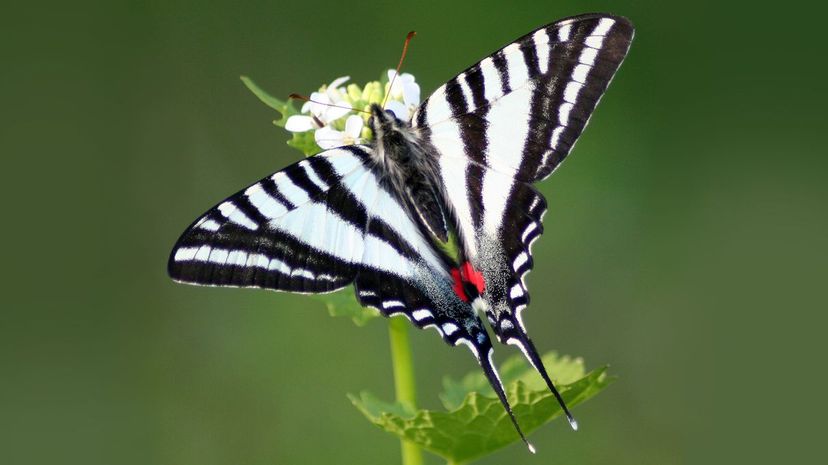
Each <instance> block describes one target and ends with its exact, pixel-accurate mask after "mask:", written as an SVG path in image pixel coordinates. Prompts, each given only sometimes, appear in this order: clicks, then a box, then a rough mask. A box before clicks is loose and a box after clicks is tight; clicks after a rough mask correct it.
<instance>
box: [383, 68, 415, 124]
mask: <svg viewBox="0 0 828 465" xmlns="http://www.w3.org/2000/svg"><path fill="white" fill-rule="evenodd" d="M396 73H397V72H396V71H395V70H393V69H389V70H388V82H391V81H393V82H394V83H393V85H391V87H390V88H389V89H388V94H389V98H390V100H389V101H388V103H387V104H386V105H385V108H386V109H387V110H391V111H392V112H393V113H394V115H395V116H396V117H397V118H399V119H401V120H403V121H408V120H410V119H411V115H412V114H413V113H414V110H416V109H417V105H419V104H420V85H419V84H417V83H416V82H414V76H413V75H412V74H410V73H402V74H400V75H399V76H397V79H394V76H395V75H396Z"/></svg>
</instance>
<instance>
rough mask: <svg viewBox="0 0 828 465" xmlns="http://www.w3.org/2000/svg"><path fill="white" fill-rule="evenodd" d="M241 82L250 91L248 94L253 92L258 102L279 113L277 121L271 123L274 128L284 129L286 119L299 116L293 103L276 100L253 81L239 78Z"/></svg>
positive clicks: (244, 77)
mask: <svg viewBox="0 0 828 465" xmlns="http://www.w3.org/2000/svg"><path fill="white" fill-rule="evenodd" d="M241 80H242V82H243V83H244V85H245V86H247V88H248V89H250V92H253V95H255V96H256V97H258V98H259V100H261V101H262V103H264V104H265V105H267V106H269V107H270V108H273V109H274V110H276V111H278V112H279V115H280V117H279V119H278V120H274V121H273V124H275V125H276V126H279V127H280V128H283V127H285V122H286V121H287V119H288V118H290V117H291V116H293V115H298V114H299V110H297V109H296V107H295V106H294V105H293V101H291V100H286V101H283V100H279V99H277V98H276V97H274V96H272V95H270V94H268V93H267V92H265V91H264V90H262V88H261V87H259V86H258V85H256V83H255V82H253V80H252V79H250V78H249V77H247V76H241Z"/></svg>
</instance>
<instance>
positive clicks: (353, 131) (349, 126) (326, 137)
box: [313, 115, 362, 150]
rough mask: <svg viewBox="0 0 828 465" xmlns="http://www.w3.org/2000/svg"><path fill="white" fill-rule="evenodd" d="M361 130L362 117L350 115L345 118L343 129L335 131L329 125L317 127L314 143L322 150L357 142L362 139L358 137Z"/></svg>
mask: <svg viewBox="0 0 828 465" xmlns="http://www.w3.org/2000/svg"><path fill="white" fill-rule="evenodd" d="M361 132H362V118H361V117H359V116H357V115H351V116H349V117H348V119H346V120H345V130H344V131H337V130H336V129H334V128H332V127H330V126H325V127H323V128H319V129H317V130H316V132H315V133H314V134H313V136H314V139H316V145H318V146H319V147H321V148H322V149H323V150H327V149H332V148H335V147H342V146H343V145H353V144H359V143H360V142H362V139H361V138H360V137H359V135H360V133H361Z"/></svg>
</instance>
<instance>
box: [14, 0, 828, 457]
mask: <svg viewBox="0 0 828 465" xmlns="http://www.w3.org/2000/svg"><path fill="white" fill-rule="evenodd" d="M587 11H609V12H613V13H616V14H621V15H625V16H628V17H629V18H630V19H631V20H632V21H633V22H634V23H635V25H636V27H637V35H636V39H635V42H634V43H633V46H632V49H631V52H630V55H629V58H628V60H627V61H626V63H625V64H624V66H623V67H622V68H621V70H620V72H619V74H618V76H617V78H616V79H615V81H614V82H613V84H612V86H611V87H610V89H609V92H608V94H607V95H606V97H605V99H604V100H603V101H602V103H601V105H600V107H599V109H598V111H597V113H596V114H595V117H594V118H593V119H592V123H591V125H590V127H589V129H588V130H587V131H586V132H585V134H584V137H583V138H582V139H581V140H580V142H579V144H578V146H577V148H576V150H575V153H574V154H573V156H572V157H571V158H570V159H569V161H568V162H567V163H566V166H565V167H564V168H563V169H562V170H560V171H559V172H558V173H557V174H556V175H555V176H554V177H553V178H552V179H550V180H549V181H547V182H546V183H544V184H543V185H542V186H541V190H542V191H543V192H544V193H545V194H546V196H547V199H548V201H549V205H550V211H549V213H548V214H547V216H546V234H545V235H544V238H543V239H542V240H541V241H539V242H538V243H537V244H536V246H535V253H536V256H537V260H536V267H535V271H534V272H533V273H532V274H531V275H530V277H529V278H528V281H529V286H530V289H531V290H532V292H533V305H532V306H531V308H530V311H529V312H527V313H526V319H527V324H528V325H529V326H530V328H531V333H532V334H533V335H534V338H535V340H536V342H537V344H538V345H539V348H540V349H541V350H542V351H546V350H552V349H556V350H559V351H561V352H563V353H568V354H573V355H580V356H583V357H585V358H586V360H587V363H588V365H590V366H592V367H595V366H597V365H600V364H604V363H609V364H611V365H612V371H613V372H614V374H616V375H618V376H620V380H619V381H618V382H617V383H616V384H614V385H613V386H611V387H610V388H609V389H608V390H607V391H606V392H604V393H602V394H600V395H599V396H598V397H597V398H596V399H594V400H592V401H590V402H588V403H587V404H584V405H583V406H581V407H579V408H577V409H576V412H575V413H576V415H577V416H578V418H579V420H580V423H581V426H582V428H581V430H580V431H578V432H577V433H572V432H570V431H568V429H567V427H566V426H565V424H564V423H563V422H562V421H556V422H554V423H553V424H552V425H550V426H548V427H546V428H544V429H542V430H540V431H538V432H537V433H535V434H534V435H533V436H532V440H533V442H534V443H535V445H536V446H537V448H538V450H539V454H538V455H536V456H531V455H529V454H528V453H526V451H525V450H524V449H523V448H522V447H521V446H520V445H515V446H513V447H511V448H508V449H505V450H503V451H501V452H499V453H497V454H496V455H494V456H491V457H489V458H488V459H486V460H483V461H482V462H481V463H485V464H496V463H515V464H518V463H521V464H524V463H525V464H530V463H534V464H540V463H549V464H554V463H567V464H683V463H706V464H707V463H779V462H783V461H784V462H785V463H800V462H810V461H816V457H818V456H817V455H813V457H814V458H811V457H812V454H815V453H816V452H818V451H819V448H820V445H821V444H820V442H819V441H821V440H823V436H824V426H823V425H821V424H820V422H821V421H824V414H825V403H824V401H822V400H821V399H820V397H821V396H823V393H824V389H825V387H826V386H825V384H824V382H823V380H822V378H823V377H824V376H823V374H822V372H823V371H824V368H823V365H824V361H823V360H822V359H821V356H822V355H824V354H825V353H826V350H825V344H824V339H825V336H824V335H823V333H824V328H825V326H824V317H822V316H821V315H820V314H821V313H824V312H825V310H826V308H827V307H828V306H826V302H825V298H824V294H825V292H824V286H825V281H826V272H825V263H826V244H825V238H826V215H825V200H826V193H827V192H826V191H827V190H828V189H827V188H826V184H825V174H826V167H828V166H827V164H826V155H827V154H826V150H825V148H824V147H825V143H824V141H823V139H824V137H825V135H826V129H828V128H826V124H825V123H826V118H825V116H824V114H823V108H824V105H825V103H826V92H825V91H824V85H825V82H826V79H825V78H826V76H825V65H824V63H823V62H824V60H825V54H826V52H825V49H826V46H825V45H826V41H825V39H824V32H825V28H824V19H823V18H824V13H823V11H816V10H813V8H812V7H810V6H807V5H797V2H786V3H778V4H776V5H775V6H774V7H772V8H771V7H770V6H768V7H766V6H762V4H761V3H758V2H752V3H749V2H742V3H736V2H683V3H670V2H657V1H644V0H638V1H635V0H633V1H615V2H608V1H574V0H567V1H563V0H561V1H550V2H529V1H514V2H508V3H506V2H480V1H477V2H467V3H465V4H461V2H429V3H424V2H415V1H407V2H377V3H370V4H369V2H343V1H327V0H317V1H313V2H309V1H303V2H278V1H257V2H244V4H241V3H239V2H226V3H224V4H223V3H222V2H213V1H210V2H204V1H201V2H198V1H152V2H101V3H98V4H95V3H87V2H81V3H75V2H72V3H68V2H61V3H55V4H51V5H47V4H32V3H30V4H27V5H26V6H23V5H21V4H18V5H15V6H12V5H6V6H5V7H4V13H3V14H2V18H0V26H1V27H0V31H2V32H0V34H2V36H0V37H2V40H0V51H2V54H1V55H0V56H2V65H0V66H1V67H2V71H0V92H1V93H2V94H0V95H2V100H0V101H2V110H0V147H2V156H3V159H4V160H5V162H4V164H3V166H4V167H5V168H4V170H3V171H4V172H5V173H6V174H5V175H4V176H3V179H4V181H3V183H2V189H3V192H4V194H5V198H6V201H5V202H4V215H3V218H4V220H3V222H4V224H5V227H4V228H2V229H3V233H2V234H3V239H4V243H5V244H7V246H6V248H5V251H4V255H5V256H6V257H7V258H6V263H7V265H6V266H5V267H4V270H3V274H4V279H3V283H4V284H3V287H4V294H5V295H6V296H8V297H7V298H6V299H5V301H4V304H3V305H2V311H0V349H1V350H0V463H3V464H47V463H67V464H68V463H83V464H120V465H128V464H136V465H139V464H140V465H146V464H176V465H184V464H199V465H209V464H317V463H319V464H321V463H359V464H373V463H376V464H393V463H398V460H399V459H398V442H397V441H396V440H395V439H394V438H393V437H391V436H388V435H386V434H384V433H382V432H381V431H380V430H379V429H377V428H375V427H374V426H372V425H370V424H369V423H368V422H367V421H366V420H365V419H363V418H362V417H361V415H360V414H359V412H357V410H356V409H354V408H353V407H352V406H351V405H350V403H349V402H348V400H347V399H346V397H345V394H346V393H348V392H351V393H356V392H358V391H360V390H362V389H370V390H371V391H373V392H374V393H376V394H378V395H380V396H382V397H385V398H389V399H390V398H391V397H392V393H393V389H392V379H391V367H390V361H389V354H388V344H387V332H386V325H385V322H384V321H381V320H375V321H374V322H372V323H371V324H369V325H368V326H367V327H364V328H357V327H355V326H354V325H353V324H352V323H351V322H350V321H348V320H346V319H333V318H331V317H329V316H328V315H327V313H326V311H325V309H324V308H323V305H322V304H321V303H319V302H317V301H316V300H313V299H309V298H306V297H302V296H293V295H287V294H275V293H270V292H264V291H247V290H229V289H207V288H195V287H187V286H181V285H175V284H173V283H172V282H170V280H169V279H168V278H167V276H166V274H165V265H166V260H167V254H168V253H169V250H170V247H171V246H172V244H173V243H174V241H175V239H176V238H177V236H178V234H179V233H180V232H181V231H182V230H183V228H184V227H186V226H187V225H188V224H189V223H190V221H191V220H192V219H193V218H195V216H196V215H198V214H200V213H202V212H203V211H204V210H205V209H207V208H208V207H210V206H211V205H213V203H215V202H216V201H218V200H220V199H221V198H223V197H224V196H225V195H227V194H229V193H231V192H234V191H236V190H238V189H239V188H241V187H242V186H245V185H247V184H249V183H250V182H252V181H254V180H256V179H258V178H260V177H262V176H263V175H265V174H268V173H270V172H272V171H274V170H276V169H278V168H280V167H282V166H284V165H286V164H288V163H290V162H291V161H293V160H296V159H297V157H298V156H299V154H298V153H297V152H295V151H293V150H292V149H289V147H287V146H286V145H285V144H284V142H285V140H286V135H285V133H284V132H283V131H281V130H280V129H278V128H276V127H274V126H272V125H271V123H270V121H271V120H272V119H273V118H274V117H275V116H276V115H275V113H273V112H272V110H270V109H269V108H267V107H265V106H264V105H262V104H261V103H260V102H258V101H257V100H256V99H255V98H254V97H253V96H252V94H250V93H249V92H248V91H247V90H246V89H245V88H244V87H243V85H242V84H241V82H240V81H239V79H238V76H239V75H241V74H247V75H249V76H251V77H252V78H253V79H255V80H256V81H257V82H258V83H259V84H260V85H262V86H263V87H264V88H265V89H268V90H269V91H271V92H273V93H274V95H279V96H286V95H288V94H289V93H291V92H300V93H307V92H310V91H312V90H313V89H315V88H316V87H317V86H319V85H320V84H322V83H324V82H329V81H330V80H331V79H333V78H334V77H337V76H340V75H345V74H348V75H350V76H352V78H353V80H354V81H355V82H364V81H366V80H370V79H376V77H377V76H379V74H380V73H381V72H382V71H383V70H384V69H386V68H389V67H393V66H394V65H395V64H396V60H397V58H398V54H399V51H400V45H401V42H402V39H403V37H404V36H405V33H406V32H408V31H409V30H412V29H413V30H416V31H418V36H417V38H416V39H415V41H414V42H413V45H412V48H411V49H410V53H409V56H408V61H407V65H406V69H407V70H408V71H410V72H412V73H414V74H415V75H416V77H417V78H418V80H419V82H420V83H421V85H422V88H423V91H424V94H425V93H427V92H428V91H429V90H431V89H434V88H435V87H437V86H438V85H439V84H441V83H442V82H444V81H445V80H446V79H448V78H450V77H451V76H453V75H454V74H455V73H456V72H458V71H460V70H461V69H463V68H465V67H466V66H468V65H469V64H472V63H473V62H475V61H476V60H477V59H479V58H482V57H483V56H485V55H487V54H488V53H490V52H491V51H493V50H495V49H496V48H498V47H500V46H501V45H503V44H505V43H507V42H509V41H510V40H512V39H514V38H516V37H518V36H520V35H522V34H523V33H525V32H527V31H529V30H531V29H533V28H535V27H537V26H539V25H541V24H544V23H547V22H551V21H554V20H556V19H558V18H561V17H564V16H568V15H572V14H577V13H582V12H587ZM412 337H413V344H414V351H415V357H416V360H415V361H416V368H417V375H418V378H419V379H418V380H419V385H420V387H419V389H420V399H421V403H422V404H423V405H426V406H432V407H433V406H436V405H437V404H438V402H437V398H436V394H437V392H438V391H439V389H440V380H441V378H442V377H443V376H445V375H454V376H459V375H461V374H463V373H465V372H467V371H469V370H473V369H475V368H476V365H475V363H474V361H473V359H472V358H471V357H470V356H469V354H468V353H467V351H465V350H458V349H454V348H450V347H448V346H446V345H445V344H443V343H442V342H441V341H440V340H439V339H438V338H437V337H435V335H434V333H433V332H431V331H428V332H422V331H416V332H414V333H412ZM512 352H514V350H513V348H511V347H508V348H507V347H503V348H501V349H500V350H499V352H498V353H499V357H500V359H501V360H503V359H504V358H505V355H506V354H509V353H512ZM821 455H823V454H822V453H820V456H821ZM429 463H439V462H438V461H437V460H430V462H429Z"/></svg>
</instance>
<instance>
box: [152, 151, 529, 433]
mask: <svg viewBox="0 0 828 465" xmlns="http://www.w3.org/2000/svg"><path fill="white" fill-rule="evenodd" d="M168 270H169V274H170V276H171V277H172V278H173V279H175V280H176V281H179V282H184V283H189V284H200V285H213V286H235V287H257V288H264V289H272V290H280V291H291V292H306V293H318V292H331V291H334V290H337V289H341V288H343V287H345V286H347V285H349V284H352V283H353V284H354V286H355V288H356V294H357V297H358V299H359V301H360V303H361V304H363V305H366V306H370V307H373V308H376V309H378V310H379V311H380V312H381V313H382V314H383V315H385V316H394V315H400V314H401V315H404V316H406V317H407V318H408V319H409V320H411V321H412V322H413V323H414V324H415V325H416V326H417V327H419V328H425V327H434V328H435V329H436V330H437V332H438V333H439V334H440V335H441V336H442V337H443V339H444V340H445V341H446V342H447V343H449V344H451V345H460V344H463V345H466V346H467V347H469V349H470V350H471V351H472V353H473V354H474V356H475V357H476V358H477V360H478V362H479V363H480V365H481V367H482V368H483V370H484V372H485V374H486V376H487V377H488V379H489V381H490V382H491V384H492V386H493V387H494V389H495V391H496V392H497V393H498V396H499V397H500V399H501V401H502V402H503V403H504V405H505V407H506V409H507V411H508V412H509V414H510V415H511V408H510V407H509V404H508V402H507V401H506V397H505V394H504V393H503V387H502V384H501V382H500V379H499V376H498V374H497V371H496V369H495V367H494V365H493V364H492V359H491V357H492V352H493V349H492V345H491V341H490V339H489V337H488V334H487V333H486V330H485V328H484V326H483V323H482V321H481V320H480V318H479V317H478V316H477V314H476V313H475V312H474V310H473V309H472V308H471V306H470V305H469V304H468V303H466V302H463V301H462V300H460V299H459V298H458V297H457V295H456V294H455V293H454V291H453V290H452V287H451V285H452V281H451V278H450V275H449V272H448V268H447V266H446V265H445V264H444V263H443V261H442V259H441V258H439V256H438V254H436V253H435V251H434V249H433V247H432V245H431V244H430V243H429V242H428V241H427V240H426V239H425V238H424V237H423V235H422V233H421V232H420V229H419V228H418V226H417V225H416V224H415V223H414V222H413V221H412V220H411V218H410V217H409V215H408V214H407V213H406V211H405V209H404V208H403V207H402V206H401V205H400V203H399V202H398V201H397V200H396V199H395V198H394V196H392V195H391V194H390V193H389V192H388V191H387V190H386V189H385V188H384V187H383V186H382V183H381V182H380V180H379V178H378V177H377V175H376V174H375V173H374V171H373V170H372V167H371V154H370V148H369V147H366V146H349V147H342V148H339V149H333V150H328V151H325V152H322V153H320V154H318V155H315V156H313V157H309V158H307V159H304V160H302V161H300V162H298V163H296V164H294V165H291V166H289V167H287V168H285V169H284V170H282V171H279V172H277V173H275V174H273V175H271V176H268V177H266V178H264V179H262V180H260V181H258V182H256V183H255V184H253V185H251V186H250V187H248V188H246V189H244V190H242V191H240V192H238V193H236V194H235V195H232V196H230V197H229V198H227V199H226V200H224V201H223V202H221V203H220V204H218V205H217V206H215V207H214V208H212V209H210V210H209V211H207V213H205V214H204V215H202V216H201V217H200V218H199V219H198V220H196V221H195V222H194V223H193V224H192V225H191V226H190V227H189V228H188V229H187V230H186V231H185V232H184V234H183V235H182V236H181V238H180V239H179V240H178V243H177V244H176V245H175V247H174V248H173V251H172V253H171V255H170V260H169V265H168ZM512 419H513V421H514V417H512ZM515 425H516V426H517V424H516V423H515ZM518 431H519V429H518Z"/></svg>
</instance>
